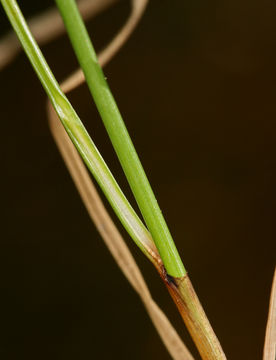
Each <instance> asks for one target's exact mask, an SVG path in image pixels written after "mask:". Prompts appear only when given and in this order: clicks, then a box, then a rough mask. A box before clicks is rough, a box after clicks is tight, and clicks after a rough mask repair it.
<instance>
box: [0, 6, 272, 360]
mask: <svg viewBox="0 0 276 360" xmlns="http://www.w3.org/2000/svg"><path fill="white" fill-rule="evenodd" d="M53 3H54V1H50V0H47V1H43V2H42V1H41V2H39V1H23V0H22V1H20V4H21V5H22V9H23V11H24V14H25V15H26V16H31V15H32V14H34V13H36V12H38V11H40V10H42V9H43V8H47V7H48V6H50V5H53ZM128 13H129V3H128V2H127V1H123V2H121V3H120V4H119V5H116V6H115V7H114V8H112V9H110V10H109V11H107V12H105V13H104V14H102V15H101V16H99V17H98V18H97V19H96V20H93V21H90V22H89V24H88V27H89V31H90V33H91V35H92V38H93V40H94V43H95V46H96V48H97V49H101V48H102V47H103V46H104V45H105V44H106V43H107V42H108V41H109V40H110V39H111V37H112V35H113V34H114V32H115V31H117V30H118V29H119V27H120V26H121V24H122V23H123V22H124V21H125V19H126V18H127V15H128ZM0 16H1V17H0V30H1V34H2V35H3V34H4V33H5V32H6V31H7V30H8V29H9V25H8V22H7V20H6V18H5V15H4V13H3V11H2V9H1V14H0ZM275 17H276V5H275V2H274V1H272V0H264V1H260V0H251V1H247V0H246V1H238V0H222V1H212V0H211V1H207V2H205V1H201V0H193V1H181V0H151V1H150V4H149V6H148V9H147V11H146V14H145V16H144V18H143V20H142V22H141V23H140V25H139V27H138V29H137V30H136V31H135V33H134V34H133V36H132V38H131V40H130V41H129V42H128V43H127V45H126V46H125V47H124V48H123V50H122V51H121V52H120V53H119V55H117V56H116V58H115V59H114V60H113V61H112V62H111V63H110V64H109V65H108V66H107V67H106V69H105V73H106V76H107V78H108V81H109V84H110V86H111V88H112V90H113V92H114V95H115V98H116V99H117V101H118V103H119V106H120V109H121V111H122V114H123V116H124V118H125V121H126V124H127V127H128V129H129V131H130V134H131V135H132V138H133V140H134V143H135V145H136V147H137V150H138V153H139V155H140V157H141V160H142V163H143V164H144V167H145V170H146V172H147V174H148V176H149V179H150V181H151V183H152V186H153V188H154V190H155V192H156V195H157V198H158V201H159V203H160V205H161V208H162V210H163V212H164V215H165V217H166V219H167V221H168V224H169V226H170V229H171V232H172V234H173V236H174V239H175V241H176V243H177V246H178V248H179V251H180V253H181V256H182V258H183V260H184V264H185V265H186V267H187V269H188V270H189V273H190V276H191V278H192V280H193V283H194V286H195V288H196V290H197V292H198V295H199V297H200V299H201V301H202V303H203V305H204V307H205V309H206V311H207V314H208V315H209V317H210V320H211V322H212V324H213V326H214V328H215V330H216V332H217V334H218V336H219V338H220V340H221V342H222V345H223V347H224V349H225V352H226V354H227V355H228V357H229V359H236V360H241V359H251V360H255V359H256V360H257V359H261V354H262V347H263V341H264V331H265V323H266V317H267V309H268V298H269V292H270V286H271V281H272V275H273V270H274V266H275V260H276V257H275V253H276V252H275V250H276V246H275V234H276V231H275V220H274V218H275V203H276V191H275V185H276V170H275V169H276V160H275V155H276V144H275V140H276V126H275V118H276V108H275V103H276V102H275V99H276V89H275V80H276V70H275V63H276V51H275V43H276V22H275ZM43 52H44V54H45V56H46V58H47V60H48V62H49V64H50V66H51V67H52V69H53V72H54V74H55V75H56V77H57V79H58V80H62V79H63V78H64V77H65V76H66V75H67V74H69V73H70V71H72V70H74V69H75V68H76V59H75V57H74V55H73V53H72V50H71V47H70V44H69V41H68V40H67V38H66V37H63V38H60V39H57V40H56V41H54V42H53V43H52V44H50V45H47V46H44V47H43ZM0 82H1V87H0V92H1V107H0V114H1V134H2V135H1V143H0V151H1V204H2V206H1V241H0V259H1V260H0V288H1V298H0V299H1V300H0V305H1V307H0V308H1V310H0V318H1V325H0V332H1V334H0V354H1V357H2V358H3V359H29V360H31V359H37V358H39V359H41V360H43V359H49V358H51V359H59V360H61V359H67V360H70V359H94V358H95V359H97V358H101V359H108V358H114V359H117V358H118V359H133V360H135V359H156V358H158V357H159V358H161V359H169V358H170V357H169V355H168V354H167V352H166V350H165V348H164V347H163V345H162V343H161V342H160V340H159V338H158V336H157V335H156V332H155V330H154V328H153V326H152V324H151V322H150V320H149V318H148V316H147V315H146V313H145V311H144V309H143V306H142V305H141V302H140V300H139V299H138V297H137V296H136V294H135V293H134V292H133V290H132V289H131V287H130V286H129V285H128V283H127V281H126V280H125V279H124V277H123V276H122V274H121V273H120V271H119V270H118V268H117V266H116V264H115V263H114V261H113V259H112V258H111V256H110V255H109V253H108V251H107V250H106V248H105V246H104V245H103V242H102V240H101V239H100V237H99V235H98V234H97V232H96V230H95V229H94V226H93V224H91V222H90V220H89V218H88V215H87V214H86V211H85V209H84V206H83V205H82V203H81V201H80V199H79V196H78V194H77V192H76V190H75V188H74V186H73V184H72V181H71V179H70V177H69V175H68V173H67V171H66V169H65V167H64V165H63V162H62V160H61V158H60V155H59V153H58V151H57V149H56V146H55V144H54V142H53V140H52V138H51V136H50V133H49V130H48V126H47V119H46V113H45V102H46V99H45V94H44V92H43V89H42V87H41V85H40V83H39V82H38V80H37V78H36V76H35V74H34V72H33V70H32V68H31V66H30V65H29V63H28V61H27V59H26V57H25V55H24V54H21V55H19V57H18V58H17V59H16V60H15V61H14V62H13V63H12V64H10V65H9V66H8V67H7V68H6V69H5V70H4V71H3V72H1V73H0ZM70 99H71V101H72V103H73V105H74V106H75V107H76V109H77V111H78V113H79V114H80V116H81V118H82V119H83V121H84V122H85V124H86V125H87V127H88V129H89V131H90V133H91V135H92V137H93V139H94V140H95V142H96V144H97V145H98V147H99V149H100V151H101V152H102V153H103V155H104V157H105V158H106V160H107V162H108V164H109V165H110V167H111V168H112V171H113V172H114V174H115V175H116V177H117V178H118V180H119V182H120V184H121V185H122V187H123V188H124V191H125V192H126V194H128V196H130V192H129V189H128V187H127V185H126V181H125V179H124V176H123V175H122V172H121V170H120V167H119V166H118V163H117V160H116V158H115V156H114V154H113V152H112V149H111V146H110V143H109V140H108V139H107V136H106V134H105V131H104V129H103V126H102V125H101V122H100V119H99V117H98V115H97V112H96V110H95V108H94V105H93V102H92V101H91V98H90V95H89V93H88V90H87V88H86V86H85V85H83V86H82V87H81V88H79V89H78V90H76V91H74V92H73V93H72V94H71V95H70ZM124 235H125V238H127V242H128V243H129V244H130V247H131V249H132V251H133V253H134V255H135V257H136V258H137V261H138V263H139V264H140V265H141V267H142V269H143V272H144V275H145V277H146V278H147V280H148V282H149V284H150V287H151V289H152V292H153V295H154V297H155V298H156V299H157V300H158V302H159V304H160V305H161V306H162V308H163V309H165V310H166V312H167V314H168V315H169V317H170V318H171V319H172V321H173V322H174V324H175V326H176V327H177V329H179V331H180V333H181V334H182V335H183V338H184V339H185V341H186V343H187V344H188V345H189V346H190V347H191V349H192V350H193V351H194V348H193V347H192V345H191V341H190V339H189V336H188V335H187V334H186V331H185V330H183V326H182V322H181V320H180V319H179V316H178V314H177V312H176V310H175V308H174V305H173V304H172V301H171V299H170V298H169V295H168V294H167V293H166V291H165V289H164V288H163V285H162V284H161V282H160V281H159V279H158V276H157V275H156V274H155V271H154V269H153V268H152V266H151V265H150V264H148V262H147V261H146V260H145V259H144V257H143V256H142V255H141V254H140V253H139V251H138V250H137V249H136V247H135V246H134V245H133V244H132V242H131V240H130V239H129V238H128V236H127V235H126V234H125V233H124ZM107 285H108V286H107Z"/></svg>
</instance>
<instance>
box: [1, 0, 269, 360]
mask: <svg viewBox="0 0 276 360" xmlns="http://www.w3.org/2000/svg"><path fill="white" fill-rule="evenodd" d="M1 3H2V5H3V7H4V9H5V11H6V13H7V15H8V17H9V20H10V22H11V24H12V25H13V27H14V30H15V32H16V33H17V36H18V38H19V40H20V42H21V44H22V46H23V48H24V50H25V52H26V54H27V56H28V57H29V60H30V62H31V64H32V66H33V67H34V69H35V71H36V73H37V76H38V77H39V79H40V81H41V84H42V85H43V87H44V89H45V91H46V93H47V95H48V97H49V99H50V102H51V104H52V107H53V108H54V109H55V111H56V114H57V115H58V117H59V119H60V121H61V123H62V125H63V127H64V129H65V130H66V132H67V134H68V135H69V138H70V139H71V142H72V143H73V144H74V146H75V148H76V149H77V151H78V152H79V154H80V156H81V157H82V160H83V161H84V163H85V164H86V166H87V168H88V169H89V170H90V172H91V173H92V175H93V176H94V178H95V180H96V181H97V182H98V184H99V186H100V187H101V189H102V191H103V193H104V194H105V196H106V198H107V200H108V201H109V203H110V204H111V206H112V208H113V210H114V212H115V213H116V215H117V216H118V218H119V219H120V221H121V223H122V224H123V226H124V227H125V229H126V230H127V232H128V233H129V235H130V236H131V238H132V239H133V240H134V241H135V243H136V244H137V245H138V246H139V248H140V249H141V250H142V252H143V253H144V254H145V255H146V256H147V257H148V258H149V260H150V261H151V262H152V263H153V264H154V266H155V267H156V269H157V270H158V272H159V274H160V276H161V278H162V280H163V281H164V283H165V285H166V286H167V288H168V290H169V293H170V294H171V296H172V298H173V300H174V301H175V303H176V305H177V307H178V309H179V311H180V314H181V316H182V318H183V319H184V321H185V323H186V325H187V328H188V330H189V332H190V334H191V336H192V338H193V340H194V342H195V344H196V346H197V348H198V350H199V353H200V355H201V357H202V359H206V360H211V359H213V360H215V359H217V360H219V359H221V360H222V359H226V357H225V355H224V353H223V350H222V348H221V346H220V344H219V342H218V340H217V337H216V335H215V334H214V332H213V330H212V328H211V325H210V323H209V321H208V319H207V317H206V315H205V313H204V311H203V309H202V307H201V304H200V302H199V300H198V298H197V296H196V294H195V292H194V289H193V287H192V284H191V282H190V280H189V277H188V275H187V272H186V270H185V268H184V265H183V263H182V260H181V258H180V256H179V253H178V251H177V249H176V247H175V244H174V242H173V239H172V237H171V235H170V232H169V229H168V227H167V225H166V222H165V220H164V217H163V215H162V213H161V210H160V208H159V206H158V203H157V201H156V198H155V196H154V194H153V191H152V189H151V186H150V184H149V182H148V179H147V177H146V175H145V172H144V170H143V167H142V165H141V162H140V160H139V158H138V155H137V153H136V150H135V148H134V146H133V143H132V141H131V139H130V136H129V134H128V131H127V129H126V127H125V124H124V122H123V119H122V117H121V114H120V112H119V109H118V107H117V105H116V102H115V100H114V97H113V95H112V93H111V90H110V88H109V86H108V84H107V82H106V79H105V77H104V73H103V71H102V68H101V66H100V64H99V61H98V58H97V55H96V53H95V51H94V48H93V45H92V43H91V40H90V38H89V36H88V33H87V31H86V28H85V25H84V23H83V20H82V18H81V15H80V13H79V10H78V7H77V5H76V3H75V1H74V0H56V3H57V6H58V9H59V11H60V14H61V15H62V18H63V21H64V24H65V27H66V29H67V32H68V35H69V38H70V40H71V43H72V46H73V49H74V51H75V54H76V56H77V58H78V61H79V64H80V66H81V69H82V71H83V73H84V76H85V79H86V82H87V84H88V87H89V90H90V92H91V95H92V97H93V99H94V101H95V104H96V106H97V109H98V111H99V113H100V116H101V118H102V121H103V123H104V125H105V128H106V130H107V133H108V135H109V137H110V140H111V142H112V145H113V147H114V150H115V152H116V154H117V156H118V158H119V161H120V163H121V166H122V168H123V171H124V173H125V175H126V178H127V180H128V182H129V185H130V187H131V190H132V192H133V194H134V197H135V199H136V202H137V204H138V206H139V209H140V211H141V214H142V216H143V220H144V222H145V225H146V226H145V225H144V224H143V221H142V220H141V219H140V218H139V217H138V215H137V214H136V213H135V211H134V210H133V208H132V207H131V205H130V204H129V202H128V200H127V199H126V197H125V196H124V194H123V192H122V191H121V189H120V187H119V186H118V184H117V182H116V180H115V179H114V177H113V176H112V174H111V172H110V170H109V169H108V167H107V165H106V163H105V162H104V160H103V158H102V157H101V155H100V153H99V151H98V150H97V148H96V146H95V144H94V143H93V141H92V139H91V138H90V136H89V134H88V133H87V131H86V129H85V127H84V126H83V124H82V122H81V120H80V119H79V117H78V115H77V113H76V112H75V110H74V109H73V107H72V106H71V104H70V102H69V101H68V99H67V98H66V96H65V94H64V93H63V92H62V90H61V89H60V87H59V85H58V83H57V81H56V80H55V78H54V76H53V74H52V72H51V70H50V69H49V67H48V65H47V63H46V61H45V59H44V57H43V55H42V53H41V51H40V49H39V47H38V45H37V44H36V42H35V40H34V38H33V36H32V34H31V32H30V30H29V28H28V26H27V24H26V22H25V20H24V17H23V15H22V13H21V11H20V9H19V7H18V5H17V3H16V1H15V0H1ZM133 4H134V7H135V4H136V2H134V3H133ZM142 6H145V2H144V4H143V5H142ZM49 112H50V113H51V112H52V108H51V107H49ZM53 126H55V125H53ZM60 131H61V132H62V130H60ZM69 142H70V140H69ZM68 144H69V143H68ZM68 146H70V145H68ZM72 151H73V150H72ZM65 153H66V151H65ZM71 156H73V152H71ZM75 156H77V155H75ZM65 157H66V154H65ZM69 157H70V155H69ZM68 161H69V160H68ZM69 162H70V161H69ZM74 171H77V172H78V171H79V172H82V171H83V172H84V173H85V171H86V170H85V169H84V168H83V169H80V168H79V169H78V170H77V168H76V167H75V168H74V170H73V172H74ZM83 176H86V175H83ZM83 198H85V194H84V196H83ZM87 207H89V204H88V205H87ZM98 211H99V210H98ZM113 231H115V229H113ZM145 303H147V302H146V301H145ZM272 308H273V306H272ZM273 316H274V315H273ZM274 336H275V335H274ZM273 341H275V340H273ZM271 342H272V341H270V342H269V343H270V344H271ZM181 356H182V355H181ZM185 356H186V357H187V359H188V356H190V355H187V354H186V355H183V360H185V359H184V357H185ZM175 358H176V357H175ZM180 358H181V357H180ZM266 360H270V358H267V359H266ZM271 360H274V359H273V358H271Z"/></svg>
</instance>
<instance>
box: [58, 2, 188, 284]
mask: <svg viewBox="0 0 276 360" xmlns="http://www.w3.org/2000/svg"><path fill="white" fill-rule="evenodd" d="M56 3H57V5H58V7H59V10H60V13H61V15H62V17H63V20H64V23H65V26H66V28H67V31H68V34H69V37H70V40H71V43H72V45H73V48H74V51H75V53H76V55H77V57H78V61H79V63H80V65H81V67H82V70H83V72H84V75H85V78H86V81H87V84H88V87H89V89H90V92H91V94H92V96H93V98H94V101H95V103H96V106H97V108H98V111H99V113H100V115H101V118H102V120H103V122H104V125H105V128H106V130H107V132H108V135H109V137H110V139H111V142H112V144H113V147H114V149H115V151H116V153H117V156H118V158H119V160H120V163H121V165H122V168H123V170H124V173H125V175H126V177H127V180H128V182H129V185H130V187H131V189H132V192H133V194H134V196H135V199H136V201H137V204H138V206H139V208H140V211H141V213H142V215H143V218H144V220H145V222H146V224H147V227H148V229H149V231H150V233H151V235H152V237H153V240H154V242H155V245H156V247H157V249H158V251H159V254H160V256H161V259H162V261H163V263H164V266H165V268H166V271H167V272H168V273H169V274H170V275H171V276H175V277H181V276H184V275H185V274H186V271H185V269H184V266H183V263H182V261H181V259H180V256H179V254H178V251H177V249H176V247H175V244H174V242H173V239H172V237H171V234H170V231H169V229H168V227H167V224H166V222H165V220H164V217H163V215H162V213H161V210H160V208H159V206H158V203H157V201H156V198H155V196H154V194H153V191H152V189H151V186H150V184H149V181H148V179H147V177H146V175H145V172H144V170H143V167H142V165H141V162H140V160H139V158H138V155H137V153H136V151H135V148H134V146H133V144H132V141H131V139H130V136H129V134H128V131H127V129H126V126H125V124H124V122H123V119H122V116H121V114H120V112H119V109H118V107H117V104H116V102H115V100H114V98H113V95H112V93H111V91H110V89H109V87H108V84H107V82H106V79H105V77H104V74H103V71H102V69H101V67H100V65H99V63H98V60H97V56H96V53H95V50H94V48H93V45H92V43H91V40H90V38H89V35H88V33H87V31H86V28H85V25H84V23H83V20H82V18H81V16H80V13H79V11H78V8H77V5H76V3H75V1H74V0H56Z"/></svg>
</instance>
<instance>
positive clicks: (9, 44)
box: [0, 0, 118, 70]
mask: <svg viewBox="0 0 276 360" xmlns="http://www.w3.org/2000/svg"><path fill="white" fill-rule="evenodd" d="M116 2H118V0H97V1H95V0H80V1H79V3H78V7H79V9H80V12H81V14H82V16H83V17H84V19H89V18H90V17H94V16H96V15H98V14H99V13H100V12H102V11H104V10H105V9H107V8H108V7H110V6H111V5H112V4H114V3H116ZM28 23H29V27H30V30H31V32H32V34H33V35H34V37H35V39H36V40H37V42H38V43H39V44H40V45H43V44H46V43H48V42H50V41H51V40H53V39H55V38H57V37H58V36H60V35H62V34H63V33H65V28H64V24H63V21H62V19H61V16H60V15H59V12H58V10H57V9H56V7H54V8H51V9H49V10H47V11H45V12H44V13H43V14H40V15H37V16H35V17H34V18H32V19H31V20H30V21H29V22H28ZM20 50H21V45H20V42H19V41H18V38H17V36H16V35H15V33H14V32H10V33H8V34H7V35H6V36H5V37H4V38H3V39H1V40H0V70H1V69H2V68H4V67H5V66H6V65H8V64H9V63H10V62H11V61H12V60H13V59H14V58H15V56H16V55H17V54H18V53H19V51H20Z"/></svg>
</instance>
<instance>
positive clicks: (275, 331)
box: [263, 269, 276, 360]
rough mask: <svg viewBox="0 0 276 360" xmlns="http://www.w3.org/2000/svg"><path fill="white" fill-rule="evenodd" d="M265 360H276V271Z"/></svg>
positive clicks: (270, 305)
mask: <svg viewBox="0 0 276 360" xmlns="http://www.w3.org/2000/svg"><path fill="white" fill-rule="evenodd" d="M263 360H276V269H275V272H274V279H273V282H272V289H271V296H270V303H269V312H268V320H267V326H266V334H265V345H264V356H263Z"/></svg>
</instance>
